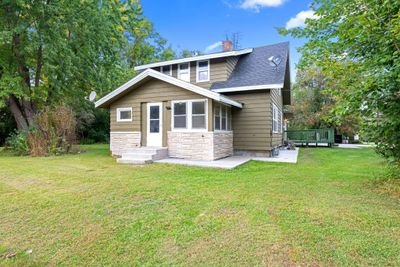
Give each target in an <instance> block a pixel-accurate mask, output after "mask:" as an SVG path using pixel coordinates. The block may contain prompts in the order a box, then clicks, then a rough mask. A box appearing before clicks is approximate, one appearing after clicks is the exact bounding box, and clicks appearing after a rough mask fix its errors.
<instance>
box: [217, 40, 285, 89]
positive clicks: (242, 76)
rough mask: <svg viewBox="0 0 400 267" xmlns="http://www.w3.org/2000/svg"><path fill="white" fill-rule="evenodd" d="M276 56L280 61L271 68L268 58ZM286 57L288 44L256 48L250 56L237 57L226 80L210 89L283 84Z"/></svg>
mask: <svg viewBox="0 0 400 267" xmlns="http://www.w3.org/2000/svg"><path fill="white" fill-rule="evenodd" d="M278 55H279V56H281V57H282V61H281V63H280V64H279V65H278V67H277V68H275V67H272V66H271V65H270V62H269V61H268V58H270V57H271V56H278ZM288 56H289V43H288V42H285V43H279V44H273V45H267V46H262V47H256V48H254V49H253V52H251V53H250V54H246V55H242V56H240V57H239V61H238V62H237V64H236V67H235V69H234V70H233V72H232V74H231V76H230V77H229V79H228V80H226V81H224V82H215V83H213V84H212V85H211V89H222V88H230V87H240V86H253V85H263V84H280V83H284V80H285V72H286V71H287V70H286V61H287V60H288Z"/></svg>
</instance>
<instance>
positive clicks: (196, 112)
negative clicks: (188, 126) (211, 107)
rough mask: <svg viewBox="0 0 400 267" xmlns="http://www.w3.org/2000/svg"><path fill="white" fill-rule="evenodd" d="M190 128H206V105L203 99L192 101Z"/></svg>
mask: <svg viewBox="0 0 400 267" xmlns="http://www.w3.org/2000/svg"><path fill="white" fill-rule="evenodd" d="M192 128H193V129H205V128H206V105H205V101H193V102H192Z"/></svg>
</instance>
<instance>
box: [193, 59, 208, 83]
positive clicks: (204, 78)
mask: <svg viewBox="0 0 400 267" xmlns="http://www.w3.org/2000/svg"><path fill="white" fill-rule="evenodd" d="M209 80H210V62H209V61H208V60H205V61H197V70H196V82H208V81H209Z"/></svg>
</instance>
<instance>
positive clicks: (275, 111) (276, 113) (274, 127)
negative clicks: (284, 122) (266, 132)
mask: <svg viewBox="0 0 400 267" xmlns="http://www.w3.org/2000/svg"><path fill="white" fill-rule="evenodd" d="M278 116H279V110H278V108H277V107H276V105H275V104H272V132H274V133H278V131H279V119H278Z"/></svg>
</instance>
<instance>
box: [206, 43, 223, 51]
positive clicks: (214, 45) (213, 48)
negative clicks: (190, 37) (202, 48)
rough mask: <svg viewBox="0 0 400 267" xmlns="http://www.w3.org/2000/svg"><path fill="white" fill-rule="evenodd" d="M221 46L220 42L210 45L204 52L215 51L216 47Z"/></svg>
mask: <svg viewBox="0 0 400 267" xmlns="http://www.w3.org/2000/svg"><path fill="white" fill-rule="evenodd" d="M221 45H222V42H221V41H218V42H215V43H213V44H210V45H209V46H207V47H206V52H211V51H213V50H215V49H217V48H218V47H221Z"/></svg>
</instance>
